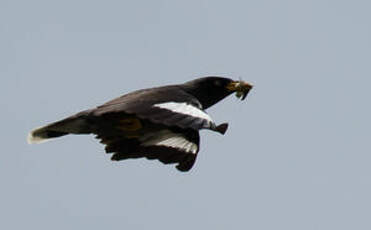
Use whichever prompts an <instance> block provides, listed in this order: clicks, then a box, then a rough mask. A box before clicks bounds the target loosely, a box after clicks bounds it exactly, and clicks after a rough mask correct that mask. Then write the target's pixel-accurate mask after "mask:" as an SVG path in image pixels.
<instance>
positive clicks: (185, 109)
mask: <svg viewBox="0 0 371 230" xmlns="http://www.w3.org/2000/svg"><path fill="white" fill-rule="evenodd" d="M153 106H154V107H158V108H162V109H167V110H170V111H172V112H175V113H182V114H185V115H189V116H192V117H198V118H201V119H205V120H207V121H208V122H211V123H213V120H212V119H211V117H210V116H209V115H208V114H207V113H205V112H204V111H202V110H201V109H199V108H197V107H195V106H193V105H190V104H187V103H185V102H165V103H160V104H155V105H153Z"/></svg>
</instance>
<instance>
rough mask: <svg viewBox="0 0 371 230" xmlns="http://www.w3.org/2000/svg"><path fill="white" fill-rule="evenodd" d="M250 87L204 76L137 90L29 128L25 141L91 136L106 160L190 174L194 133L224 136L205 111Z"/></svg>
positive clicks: (197, 142)
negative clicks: (156, 164) (155, 164)
mask: <svg viewBox="0 0 371 230" xmlns="http://www.w3.org/2000/svg"><path fill="white" fill-rule="evenodd" d="M251 88H252V85H251V84H249V83H247V82H244V81H241V80H239V81H234V80H232V79H229V78H223V77H203V78H198V79H195V80H192V81H188V82H186V83H184V84H179V85H167V86H162V87H155V88H149V89H142V90H138V91H134V92H132V93H129V94H126V95H123V96H121V97H118V98H116V99H113V100H111V101H109V102H107V103H105V104H103V105H100V106H98V107H96V108H93V109H88V110H85V111H82V112H79V113H77V114H75V115H72V116H70V117H67V118H65V119H62V120H60V121H56V122H53V123H51V124H48V125H46V126H43V127H40V128H36V129H34V130H32V131H31V132H30V133H29V135H28V138H27V140H28V143H41V142H44V141H47V140H49V139H52V138H56V137H61V136H64V135H67V134H95V135H96V138H97V139H100V142H101V143H102V144H104V145H105V151H106V152H107V153H113V155H112V157H111V159H112V160H114V161H120V160H125V159H130V158H142V157H145V158H147V159H158V160H159V161H161V162H162V163H164V164H177V165H176V168H177V169H178V170H180V171H183V172H185V171H189V170H190V169H191V168H192V166H193V164H194V163H195V161H196V157H197V153H198V151H199V146H200V136H199V130H201V129H209V130H212V131H215V132H218V133H221V134H224V133H225V132H226V130H227V128H228V123H222V124H219V125H217V124H216V123H215V122H214V121H213V120H212V118H211V117H210V116H209V115H208V114H207V113H206V112H205V110H206V109H207V108H209V107H211V106H212V105H214V104H215V103H217V102H219V101H220V100H222V99H224V98H225V97H227V96H228V95H230V94H232V93H236V96H237V97H238V98H240V99H241V100H244V99H245V98H246V96H247V94H248V93H249V91H250V89H251Z"/></svg>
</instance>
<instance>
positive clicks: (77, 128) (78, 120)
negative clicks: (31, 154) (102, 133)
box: [27, 112, 92, 144]
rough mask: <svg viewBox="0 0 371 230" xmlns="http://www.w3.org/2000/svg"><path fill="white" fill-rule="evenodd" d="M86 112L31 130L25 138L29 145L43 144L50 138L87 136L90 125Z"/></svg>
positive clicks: (90, 130)
mask: <svg viewBox="0 0 371 230" xmlns="http://www.w3.org/2000/svg"><path fill="white" fill-rule="evenodd" d="M86 114H87V112H82V113H78V114H76V115H74V116H71V117H68V118H66V119H63V120H60V121H57V122H54V123H51V124H49V125H46V126H43V127H40V128H36V129H34V130H32V131H31V132H30V133H29V134H28V137H27V142H28V143H29V144H34V143H43V142H45V141H48V140H49V139H51V138H56V137H61V136H64V135H67V134H88V133H91V132H92V125H91V124H90V122H89V121H88V119H87V116H86Z"/></svg>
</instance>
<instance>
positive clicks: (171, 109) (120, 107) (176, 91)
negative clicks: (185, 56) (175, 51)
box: [92, 86, 217, 130]
mask: <svg viewBox="0 0 371 230" xmlns="http://www.w3.org/2000/svg"><path fill="white" fill-rule="evenodd" d="M112 113H125V114H134V115H136V116H137V117H139V118H141V119H147V120H150V121H151V122H154V123H157V124H163V125H166V126H170V127H171V126H176V127H180V128H183V129H188V128H191V129H193V130H200V129H212V130H216V128H217V127H216V125H215V122H214V121H213V120H212V118H211V117H210V116H209V115H208V114H207V113H206V112H205V111H204V110H202V105H201V104H200V102H199V101H198V100H197V99H196V98H195V97H193V96H192V95H190V94H188V93H186V92H184V91H183V90H182V89H180V88H179V87H177V86H166V87H159V88H152V89H146V90H139V91H136V92H133V93H130V94H127V95H124V96H122V97H119V98H116V99H114V100H112V101H109V102H107V103H105V104H103V105H101V106H99V107H97V108H96V109H94V110H93V112H92V114H93V115H94V116H96V117H100V116H104V115H105V114H112Z"/></svg>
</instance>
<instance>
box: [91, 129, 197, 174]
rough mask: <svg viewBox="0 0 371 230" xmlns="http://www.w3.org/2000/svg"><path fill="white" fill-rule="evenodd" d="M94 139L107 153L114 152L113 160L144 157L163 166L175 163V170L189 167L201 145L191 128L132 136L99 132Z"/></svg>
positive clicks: (162, 130) (184, 169)
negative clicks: (157, 161) (159, 162)
mask: <svg viewBox="0 0 371 230" xmlns="http://www.w3.org/2000/svg"><path fill="white" fill-rule="evenodd" d="M97 138H99V139H101V143H103V144H106V148H105V150H106V152H107V153H114V154H113V156H112V158H111V159H112V160H115V161H120V160H125V159H130V158H141V157H146V158H147V159H158V160H159V161H161V162H162V163H164V164H173V163H178V165H177V166H176V167H177V169H178V170H180V171H188V170H190V169H191V168H192V166H193V164H194V162H195V160H196V157H197V153H198V151H199V143H200V137H199V133H198V131H195V130H192V129H188V130H177V131H174V130H171V129H166V128H164V129H159V130H152V131H146V132H145V133H144V134H143V135H140V136H131V137H127V136H126V137H125V136H118V135H114V136H112V135H109V134H107V133H105V132H101V133H100V134H98V136H97Z"/></svg>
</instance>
